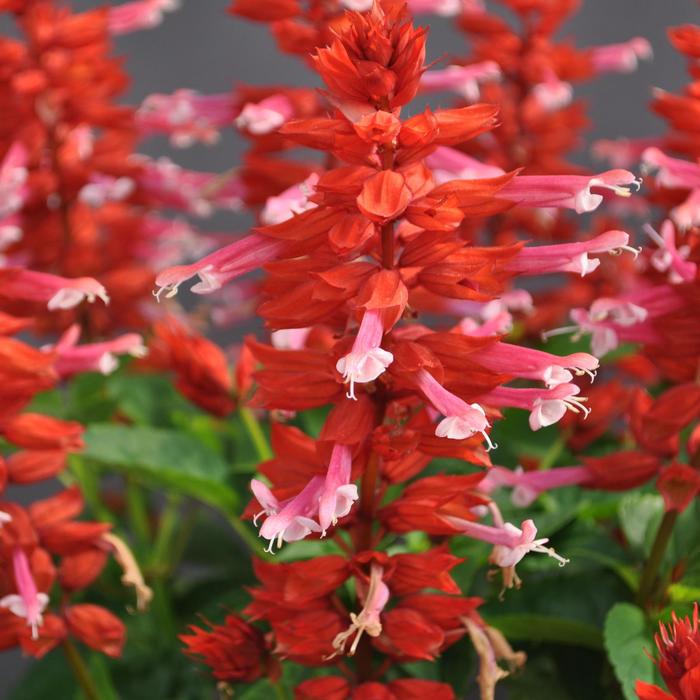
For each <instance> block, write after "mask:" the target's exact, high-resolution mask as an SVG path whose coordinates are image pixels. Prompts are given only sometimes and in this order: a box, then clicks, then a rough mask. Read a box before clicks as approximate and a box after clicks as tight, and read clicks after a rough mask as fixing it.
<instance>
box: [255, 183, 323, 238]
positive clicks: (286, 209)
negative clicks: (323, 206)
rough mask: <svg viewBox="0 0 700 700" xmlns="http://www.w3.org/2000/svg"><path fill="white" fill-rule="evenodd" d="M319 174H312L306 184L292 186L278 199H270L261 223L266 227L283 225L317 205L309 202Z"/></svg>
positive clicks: (261, 217)
mask: <svg viewBox="0 0 700 700" xmlns="http://www.w3.org/2000/svg"><path fill="white" fill-rule="evenodd" d="M317 182H318V174H317V173H311V175H309V177H307V178H306V180H304V182H301V183H299V184H298V185H292V186H291V187H289V188H287V189H286V190H284V192H282V193H281V194H278V195H277V196H276V197H269V198H268V199H267V201H266V202H265V206H264V207H263V210H262V212H261V214H260V222H261V223H262V224H264V225H265V226H272V225H274V224H281V223H282V222H283V221H287V220H288V219H291V218H292V217H293V216H295V215H296V214H302V213H303V212H305V211H308V210H309V209H314V208H315V207H316V206H317V205H316V204H315V203H314V202H311V201H309V197H311V195H312V194H313V193H314V191H315V187H316V183H317Z"/></svg>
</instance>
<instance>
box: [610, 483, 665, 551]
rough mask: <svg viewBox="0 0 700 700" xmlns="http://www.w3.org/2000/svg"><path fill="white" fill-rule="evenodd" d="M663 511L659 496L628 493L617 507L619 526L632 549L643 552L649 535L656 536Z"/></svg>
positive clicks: (661, 500)
mask: <svg viewBox="0 0 700 700" xmlns="http://www.w3.org/2000/svg"><path fill="white" fill-rule="evenodd" d="M663 510H664V503H663V499H662V498H661V496H659V495H657V494H651V493H628V494H625V496H623V498H622V500H621V501H620V505H619V507H618V517H619V519H620V526H621V527H622V531H623V532H624V533H625V537H626V538H627V541H628V542H629V543H630V545H631V546H632V547H634V548H635V549H638V550H643V549H644V547H645V545H646V543H647V541H648V540H649V536H650V533H651V534H652V536H653V535H654V534H656V530H657V526H658V523H659V519H660V518H661V516H662V514H663Z"/></svg>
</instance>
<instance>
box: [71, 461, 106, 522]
mask: <svg viewBox="0 0 700 700" xmlns="http://www.w3.org/2000/svg"><path fill="white" fill-rule="evenodd" d="M70 469H71V473H72V474H73V477H74V478H75V479H76V480H77V482H78V484H79V485H80V491H81V493H82V494H83V498H84V499H85V502H86V503H87V505H88V507H89V508H90V510H91V511H92V514H93V515H94V516H95V517H96V518H97V519H98V520H101V521H102V522H107V523H115V522H116V518H115V517H114V513H112V511H111V510H109V508H107V506H105V504H104V503H103V502H102V497H101V496H100V476H99V472H98V471H97V468H96V467H91V466H88V464H86V462H85V460H84V459H83V458H82V457H81V456H80V455H75V454H74V455H71V456H70Z"/></svg>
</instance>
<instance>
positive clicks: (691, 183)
mask: <svg viewBox="0 0 700 700" xmlns="http://www.w3.org/2000/svg"><path fill="white" fill-rule="evenodd" d="M642 163H643V164H644V166H645V167H646V168H648V169H649V170H652V171H655V176H654V177H655V178H656V182H657V183H658V184H659V185H661V186H662V187H680V188H683V189H693V188H695V187H700V165H698V164H697V163H691V162H690V161H687V160H682V159H681V158H672V157H671V156H667V155H666V154H665V153H664V152H663V151H662V150H661V149H659V148H656V147H654V146H652V147H650V148H647V149H646V150H645V151H644V152H643V153H642Z"/></svg>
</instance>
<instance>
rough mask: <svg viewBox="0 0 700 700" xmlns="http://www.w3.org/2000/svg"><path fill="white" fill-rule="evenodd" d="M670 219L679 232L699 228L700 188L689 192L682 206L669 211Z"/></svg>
mask: <svg viewBox="0 0 700 700" xmlns="http://www.w3.org/2000/svg"><path fill="white" fill-rule="evenodd" d="M671 218H672V219H673V221H674V222H675V224H676V226H678V228H679V229H680V230H681V231H686V230H687V229H689V228H692V227H693V226H700V188H698V189H694V190H691V191H690V194H689V195H688V198H687V199H686V200H685V201H684V202H683V203H682V204H679V205H678V206H677V207H673V209H671Z"/></svg>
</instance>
